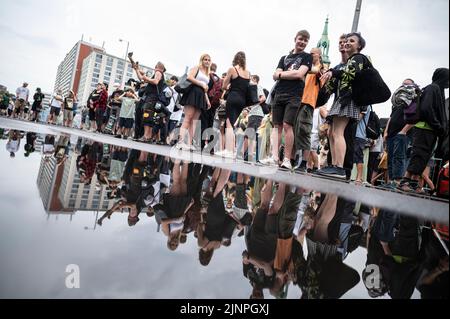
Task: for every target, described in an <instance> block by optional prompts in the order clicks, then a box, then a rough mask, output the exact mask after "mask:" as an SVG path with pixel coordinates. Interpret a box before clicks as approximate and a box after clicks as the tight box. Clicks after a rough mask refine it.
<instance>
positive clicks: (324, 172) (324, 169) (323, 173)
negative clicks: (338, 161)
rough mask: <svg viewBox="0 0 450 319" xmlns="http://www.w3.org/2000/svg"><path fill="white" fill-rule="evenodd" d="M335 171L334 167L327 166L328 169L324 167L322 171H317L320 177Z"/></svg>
mask: <svg viewBox="0 0 450 319" xmlns="http://www.w3.org/2000/svg"><path fill="white" fill-rule="evenodd" d="M333 169H334V165H331V166H327V167H324V168H321V169H319V170H317V171H316V174H318V175H326V174H328V173H329V172H331V171H333Z"/></svg>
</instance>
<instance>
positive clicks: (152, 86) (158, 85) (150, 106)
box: [133, 62, 166, 143]
mask: <svg viewBox="0 0 450 319" xmlns="http://www.w3.org/2000/svg"><path fill="white" fill-rule="evenodd" d="M133 68H134V69H135V71H136V74H137V76H138V78H139V80H140V81H144V82H146V83H147V85H146V88H145V93H144V94H145V97H144V101H145V103H144V104H143V106H142V110H143V115H142V125H143V126H144V136H143V137H141V138H140V139H139V141H141V142H145V143H148V142H151V141H152V137H153V125H154V121H153V115H154V114H155V106H156V103H157V102H158V94H159V92H162V91H163V86H162V85H163V83H164V72H166V67H165V66H164V64H163V63H161V62H158V63H157V64H156V66H155V73H154V74H153V76H152V77H151V78H150V77H148V76H147V75H145V73H144V71H142V70H140V69H139V66H138V64H134V65H133Z"/></svg>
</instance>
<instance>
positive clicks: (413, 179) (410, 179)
mask: <svg viewBox="0 0 450 319" xmlns="http://www.w3.org/2000/svg"><path fill="white" fill-rule="evenodd" d="M432 81H433V82H432V83H431V84H430V85H428V86H427V87H425V88H424V89H423V92H422V96H421V98H420V114H419V116H420V120H419V122H417V124H416V125H415V127H414V132H413V134H414V136H413V144H412V153H411V160H410V162H409V165H408V168H407V170H406V174H405V176H404V178H403V179H402V180H401V182H400V184H399V188H400V189H401V190H403V191H411V192H412V191H416V190H417V188H418V183H419V179H420V177H421V176H422V174H423V172H424V171H425V168H426V167H427V164H428V162H429V161H430V159H431V157H432V155H433V150H434V148H435V146H436V142H437V140H438V139H444V138H445V137H446V136H447V135H448V118H447V113H446V110H445V95H444V89H448V87H449V69H447V68H439V69H436V70H435V71H434V74H433V78H432Z"/></svg>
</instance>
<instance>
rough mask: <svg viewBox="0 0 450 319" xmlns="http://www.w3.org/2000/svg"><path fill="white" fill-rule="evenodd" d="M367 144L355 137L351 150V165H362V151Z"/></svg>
mask: <svg viewBox="0 0 450 319" xmlns="http://www.w3.org/2000/svg"><path fill="white" fill-rule="evenodd" d="M366 145H367V142H366V140H365V139H363V138H359V137H356V138H355V144H354V150H353V164H363V163H364V150H365V149H366Z"/></svg>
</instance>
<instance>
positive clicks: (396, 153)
mask: <svg viewBox="0 0 450 319" xmlns="http://www.w3.org/2000/svg"><path fill="white" fill-rule="evenodd" d="M411 85H412V86H414V85H415V83H414V81H413V80H411V79H406V80H404V81H403V84H402V86H411ZM394 94H395V93H394ZM403 109H404V105H393V106H392V113H391V117H390V118H389V121H388V123H387V125H386V129H385V131H384V136H383V137H384V140H385V142H386V144H387V152H388V171H389V179H390V180H392V181H393V182H395V183H396V184H398V183H399V182H400V180H401V179H402V177H403V175H404V174H405V171H406V161H407V158H406V152H407V149H408V144H409V141H408V140H409V139H408V135H407V133H408V132H409V131H410V129H411V128H412V127H413V125H409V124H407V123H406V122H405V119H404V114H403Z"/></svg>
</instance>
